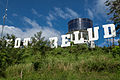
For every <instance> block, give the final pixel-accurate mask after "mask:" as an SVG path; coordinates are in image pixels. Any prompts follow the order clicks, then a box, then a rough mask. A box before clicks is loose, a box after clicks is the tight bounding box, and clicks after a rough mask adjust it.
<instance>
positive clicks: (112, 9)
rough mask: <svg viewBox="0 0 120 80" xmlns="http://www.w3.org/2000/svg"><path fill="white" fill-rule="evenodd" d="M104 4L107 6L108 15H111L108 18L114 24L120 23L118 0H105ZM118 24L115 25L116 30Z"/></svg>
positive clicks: (119, 0)
mask: <svg viewBox="0 0 120 80" xmlns="http://www.w3.org/2000/svg"><path fill="white" fill-rule="evenodd" d="M105 4H106V6H108V10H109V12H108V13H107V14H108V15H112V16H111V18H110V20H111V21H113V22H114V24H120V0H107V1H106V2H105ZM119 28H120V26H119V25H118V26H117V27H116V30H118V29H119ZM113 46H114V37H113Z"/></svg>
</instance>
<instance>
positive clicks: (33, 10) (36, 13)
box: [32, 8, 42, 17]
mask: <svg viewBox="0 0 120 80" xmlns="http://www.w3.org/2000/svg"><path fill="white" fill-rule="evenodd" d="M32 13H33V14H34V15H36V16H37V17H41V16H42V15H41V14H39V13H38V12H37V11H36V10H35V9H33V8H32Z"/></svg>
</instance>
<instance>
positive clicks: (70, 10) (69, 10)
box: [66, 8, 79, 18]
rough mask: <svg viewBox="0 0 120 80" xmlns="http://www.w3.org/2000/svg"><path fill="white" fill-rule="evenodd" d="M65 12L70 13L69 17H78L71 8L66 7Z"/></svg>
mask: <svg viewBox="0 0 120 80" xmlns="http://www.w3.org/2000/svg"><path fill="white" fill-rule="evenodd" d="M66 10H67V12H68V15H70V18H77V17H79V14H78V13H77V12H75V11H73V10H72V9H70V8H66Z"/></svg>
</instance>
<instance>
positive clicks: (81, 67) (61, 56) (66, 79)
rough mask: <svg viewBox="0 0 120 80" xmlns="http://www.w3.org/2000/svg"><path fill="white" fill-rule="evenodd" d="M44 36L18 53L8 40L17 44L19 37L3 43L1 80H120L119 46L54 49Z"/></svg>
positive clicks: (0, 55)
mask: <svg viewBox="0 0 120 80" xmlns="http://www.w3.org/2000/svg"><path fill="white" fill-rule="evenodd" d="M41 34H42V33H41V32H38V33H37V34H35V35H34V37H32V41H33V42H32V43H30V45H29V46H28V47H24V48H17V49H16V48H14V46H13V45H14V43H13V42H10V44H9V45H8V46H6V39H13V40H15V36H12V35H7V37H4V38H3V39H4V40H3V41H2V42H3V43H0V44H1V46H2V47H1V48H0V77H1V79H0V80H16V79H17V80H21V79H23V80H80V79H81V80H86V79H87V80H96V79H97V80H101V79H102V80H110V79H112V80H117V79H119V77H120V75H119V73H120V56H119V55H118V54H119V52H120V48H119V46H115V47H111V48H108V47H104V48H100V47H96V48H95V49H90V48H88V46H87V45H86V44H81V45H72V46H70V47H66V48H61V47H58V48H54V49H51V48H50V47H49V42H48V41H46V40H44V38H43V37H41ZM113 53H114V54H115V55H114V56H115V57H113Z"/></svg>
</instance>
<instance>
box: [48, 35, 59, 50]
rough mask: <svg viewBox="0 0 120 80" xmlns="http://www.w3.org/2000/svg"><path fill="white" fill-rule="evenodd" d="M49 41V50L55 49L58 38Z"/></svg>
mask: <svg viewBox="0 0 120 80" xmlns="http://www.w3.org/2000/svg"><path fill="white" fill-rule="evenodd" d="M49 40H50V47H51V48H57V41H58V38H57V37H52V38H49Z"/></svg>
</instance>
